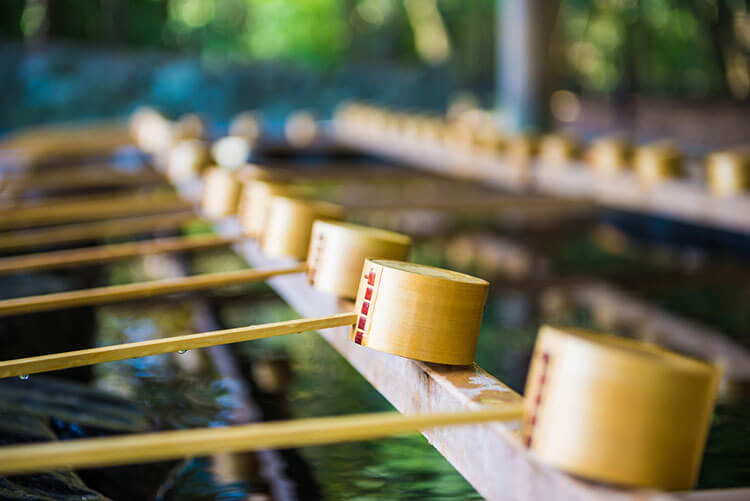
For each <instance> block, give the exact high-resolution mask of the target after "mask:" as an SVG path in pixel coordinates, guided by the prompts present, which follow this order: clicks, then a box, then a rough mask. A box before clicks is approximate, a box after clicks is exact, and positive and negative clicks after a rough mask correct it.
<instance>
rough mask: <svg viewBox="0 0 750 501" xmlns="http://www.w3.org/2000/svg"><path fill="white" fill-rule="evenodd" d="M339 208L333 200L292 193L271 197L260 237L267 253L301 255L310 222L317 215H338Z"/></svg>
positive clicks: (304, 252) (307, 238) (337, 217)
mask: <svg viewBox="0 0 750 501" xmlns="http://www.w3.org/2000/svg"><path fill="white" fill-rule="evenodd" d="M342 215H343V209H342V208H341V207H340V206H338V205H335V204H330V203H327V202H320V201H316V200H305V199H301V198H296V197H290V196H282V195H275V196H272V197H271V202H270V206H269V211H268V219H267V220H266V224H265V225H264V228H263V234H262V235H261V238H260V241H261V242H262V245H263V251H264V252H265V253H266V254H268V255H269V256H275V257H291V258H294V259H305V257H306V256H307V251H308V248H309V245H310V235H311V233H312V226H313V223H314V222H315V221H316V220H318V219H334V220H336V219H341V217H342Z"/></svg>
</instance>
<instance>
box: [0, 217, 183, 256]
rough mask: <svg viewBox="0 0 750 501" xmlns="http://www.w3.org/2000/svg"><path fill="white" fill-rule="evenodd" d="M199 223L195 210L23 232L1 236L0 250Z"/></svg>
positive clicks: (146, 231) (117, 235) (80, 240)
mask: <svg viewBox="0 0 750 501" xmlns="http://www.w3.org/2000/svg"><path fill="white" fill-rule="evenodd" d="M195 220H197V217H196V215H195V213H194V212H193V211H180V212H175V213H169V214H157V215H153V216H138V217H131V218H121V219H114V220H110V221H96V222H91V223H77V224H70V225H64V226H58V227H55V228H44V229H38V230H21V231H13V232H4V233H0V251H10V250H15V249H23V248H25V247H43V246H49V245H60V244H70V243H73V242H83V241H86V240H97V239H101V238H111V237H120V236H126V235H137V234H141V233H148V232H151V231H158V230H167V229H175V228H178V227H179V226H181V225H183V224H185V223H188V222H190V221H195Z"/></svg>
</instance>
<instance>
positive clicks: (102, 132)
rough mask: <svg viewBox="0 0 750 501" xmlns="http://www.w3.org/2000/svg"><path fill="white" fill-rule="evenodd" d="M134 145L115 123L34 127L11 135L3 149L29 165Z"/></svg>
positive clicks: (121, 127) (125, 132)
mask: <svg viewBox="0 0 750 501" xmlns="http://www.w3.org/2000/svg"><path fill="white" fill-rule="evenodd" d="M130 144H133V140H132V139H131V137H130V132H129V131H128V129H127V127H126V126H125V125H122V124H119V123H115V122H99V123H78V124H60V125H52V126H42V127H34V128H29V129H25V130H21V131H19V132H15V133H13V134H10V135H9V136H8V137H6V138H4V140H3V141H2V142H1V143H0V149H2V150H6V151H8V152H11V153H13V154H14V155H17V156H18V157H20V158H21V159H22V160H24V161H26V162H29V163H32V164H33V163H37V162H43V161H46V160H51V159H59V158H63V157H81V156H91V155H99V154H104V153H109V152H111V151H113V150H115V149H117V148H119V147H122V146H126V145H130Z"/></svg>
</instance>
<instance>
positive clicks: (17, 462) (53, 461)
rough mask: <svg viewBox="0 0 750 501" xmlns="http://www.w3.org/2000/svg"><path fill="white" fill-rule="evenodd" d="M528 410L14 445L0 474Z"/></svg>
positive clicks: (2, 457) (349, 437)
mask: <svg viewBox="0 0 750 501" xmlns="http://www.w3.org/2000/svg"><path fill="white" fill-rule="evenodd" d="M522 415H523V410H522V406H521V405H519V404H515V405H507V406H503V407H498V408H490V409H483V410H478V411H467V412H452V413H438V414H413V415H402V414H398V413H393V412H380V413H372V414H358V415H351V416H337V417H325V418H311V419H297V420H293V421H277V422H270V423H258V424H248V425H240V426H230V427H224V428H200V429H194V430H178V431H162V432H155V433H142V434H135V435H127V436H121V437H106V438H84V439H76V440H68V441H64V442H51V443H44V444H32V445H14V446H7V447H1V448H0V475H15V474H19V473H32V472H39V471H49V470H59V469H63V468H72V469H75V468H81V467H95V466H111V465H123V464H132V463H144V462H153V461H161V460H167V459H177V458H182V457H189V456H205V455H210V454H215V453H220V452H245V451H253V450H258V449H270V448H275V449H278V448H290V447H303V446H309V445H321V444H331V443H340V442H352V441H358V440H368V439H375V438H382V437H387V436H391V435H399V434H403V433H407V432H413V431H419V430H424V429H428V428H434V427H438V426H450V425H460V424H470V423H483V422H488V421H513V420H517V419H519V418H521V416H522Z"/></svg>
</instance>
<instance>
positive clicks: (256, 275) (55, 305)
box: [0, 263, 307, 317]
mask: <svg viewBox="0 0 750 501" xmlns="http://www.w3.org/2000/svg"><path fill="white" fill-rule="evenodd" d="M306 270H307V265H306V264H304V263H302V264H297V265H295V266H290V267H287V268H276V269H271V270H238V271H228V272H219V273H204V274H200V275H193V276H189V277H180V278H168V279H164V280H153V281H149V282H139V283H134V284H126V285H112V286H108V287H95V288H93V289H83V290H77V291H67V292H57V293H53V294H41V295H38V296H26V297H19V298H13V299H6V300H4V301H0V317H3V316H8V315H18V314H23V313H33V312H38V311H48V310H57V309H61V308H70V307H74V306H83V305H94V304H104V303H113V302H118V301H125V300H129V299H137V298H145V297H153V296H158V295H164V294H174V293H177V292H187V291H194V290H201V289H210V288H213V287H223V286H227V285H236V284H245V283H251V282H259V281H262V280H266V279H268V278H270V277H274V276H277V275H287V274H290V273H301V272H304V271H306Z"/></svg>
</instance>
